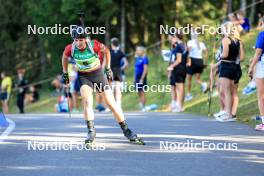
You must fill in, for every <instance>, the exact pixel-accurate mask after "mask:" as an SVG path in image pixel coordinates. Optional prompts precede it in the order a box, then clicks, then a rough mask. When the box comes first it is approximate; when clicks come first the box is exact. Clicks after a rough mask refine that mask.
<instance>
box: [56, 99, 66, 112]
mask: <svg viewBox="0 0 264 176" xmlns="http://www.w3.org/2000/svg"><path fill="white" fill-rule="evenodd" d="M54 111H55V112H68V111H69V107H68V100H67V98H66V97H65V96H64V95H60V96H58V99H57V104H55V106H54Z"/></svg>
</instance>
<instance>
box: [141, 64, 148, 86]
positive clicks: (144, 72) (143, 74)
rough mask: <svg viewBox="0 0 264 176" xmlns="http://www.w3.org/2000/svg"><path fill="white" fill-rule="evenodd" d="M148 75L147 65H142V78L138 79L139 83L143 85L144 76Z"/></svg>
mask: <svg viewBox="0 0 264 176" xmlns="http://www.w3.org/2000/svg"><path fill="white" fill-rule="evenodd" d="M147 73H148V65H147V64H144V71H143V73H142V76H141V78H140V81H141V82H142V83H143V80H144V79H145V77H146V75H147Z"/></svg>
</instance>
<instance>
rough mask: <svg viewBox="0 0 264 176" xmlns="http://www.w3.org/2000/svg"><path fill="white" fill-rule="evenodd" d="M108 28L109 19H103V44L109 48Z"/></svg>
mask: <svg viewBox="0 0 264 176" xmlns="http://www.w3.org/2000/svg"><path fill="white" fill-rule="evenodd" d="M109 28H110V25H109V18H106V19H105V30H106V31H105V36H104V40H105V42H104V43H105V44H106V46H110V32H109Z"/></svg>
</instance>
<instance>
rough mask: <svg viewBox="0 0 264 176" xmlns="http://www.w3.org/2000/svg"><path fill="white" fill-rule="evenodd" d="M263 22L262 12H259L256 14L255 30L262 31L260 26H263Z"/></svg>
mask: <svg viewBox="0 0 264 176" xmlns="http://www.w3.org/2000/svg"><path fill="white" fill-rule="evenodd" d="M263 21H264V16H263V12H259V13H258V27H257V29H262V26H263V25H264V23H263Z"/></svg>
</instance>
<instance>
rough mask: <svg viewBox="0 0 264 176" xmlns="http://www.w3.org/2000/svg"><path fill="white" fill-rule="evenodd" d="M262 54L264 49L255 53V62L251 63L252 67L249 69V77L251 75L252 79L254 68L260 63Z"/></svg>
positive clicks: (258, 49)
mask: <svg viewBox="0 0 264 176" xmlns="http://www.w3.org/2000/svg"><path fill="white" fill-rule="evenodd" d="M261 54H262V49H260V48H257V49H256V51H255V55H254V58H253V60H252V62H251V64H250V66H249V69H248V75H249V76H250V77H252V75H253V70H254V67H255V65H256V64H257V62H258V60H259V58H260V56H261Z"/></svg>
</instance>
